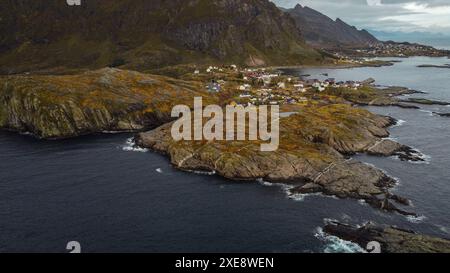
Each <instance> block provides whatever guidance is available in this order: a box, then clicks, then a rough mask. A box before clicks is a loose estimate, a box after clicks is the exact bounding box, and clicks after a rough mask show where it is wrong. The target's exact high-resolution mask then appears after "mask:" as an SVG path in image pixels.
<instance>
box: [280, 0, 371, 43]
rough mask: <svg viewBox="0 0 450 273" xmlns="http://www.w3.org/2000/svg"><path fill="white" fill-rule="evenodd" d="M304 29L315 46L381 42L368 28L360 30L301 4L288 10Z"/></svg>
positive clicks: (304, 33) (307, 37) (306, 35)
mask: <svg viewBox="0 0 450 273" xmlns="http://www.w3.org/2000/svg"><path fill="white" fill-rule="evenodd" d="M286 12H287V13H288V14H290V15H291V16H292V17H293V18H294V19H295V21H296V23H297V26H298V27H299V28H300V29H301V30H302V32H303V35H304V37H305V39H306V41H307V42H308V43H309V44H311V45H314V46H320V47H332V46H360V45H368V44H373V43H377V42H379V41H378V40H377V38H375V37H374V36H373V35H372V34H370V33H369V32H368V31H366V30H358V29H357V28H356V27H354V26H350V25H348V24H347V23H345V22H344V21H342V20H341V19H339V18H338V19H336V21H334V20H332V19H331V18H329V17H328V16H326V15H324V14H322V13H320V12H318V11H316V10H314V9H311V8H309V7H303V6H301V5H300V4H298V5H296V6H295V7H294V8H292V9H288V10H286Z"/></svg>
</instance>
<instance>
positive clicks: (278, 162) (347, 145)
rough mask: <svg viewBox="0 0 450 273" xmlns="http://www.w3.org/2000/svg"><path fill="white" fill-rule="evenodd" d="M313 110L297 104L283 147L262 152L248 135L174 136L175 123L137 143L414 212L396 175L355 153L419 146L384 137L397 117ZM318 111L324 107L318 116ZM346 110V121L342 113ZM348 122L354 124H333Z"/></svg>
mask: <svg viewBox="0 0 450 273" xmlns="http://www.w3.org/2000/svg"><path fill="white" fill-rule="evenodd" d="M308 111H310V112H306V111H305V110H304V109H298V114H296V115H291V116H289V117H287V118H282V119H281V120H280V130H281V132H280V134H281V136H280V148H279V149H278V150H277V151H276V152H271V153H264V152H261V151H260V150H259V145H258V143H252V142H248V141H247V142H223V141H209V142H196V141H180V142H174V141H173V139H172V137H171V132H170V130H171V125H172V124H171V123H169V124H165V125H163V126H161V127H158V128H156V129H154V130H152V131H149V132H144V133H139V134H138V135H137V137H136V143H137V144H138V145H139V146H140V147H143V148H147V149H150V150H152V151H156V152H159V153H162V154H165V155H167V156H169V158H170V160H171V162H172V164H173V165H174V166H175V167H176V168H178V169H181V170H185V171H208V172H214V173H216V174H217V175H220V176H223V177H225V178H229V179H233V180H241V181H256V180H258V179H263V180H265V181H270V182H275V183H285V184H289V185H291V186H292V188H291V189H290V194H306V193H322V194H325V195H334V196H337V197H339V198H354V199H359V200H360V199H363V200H365V201H366V202H367V203H368V204H370V205H371V206H373V207H376V208H378V209H381V210H385V211H394V212H398V213H400V214H403V215H414V213H411V212H407V211H404V210H401V209H399V208H397V206H396V205H395V203H399V204H401V205H408V204H409V201H408V200H406V199H405V198H402V197H400V196H396V195H394V194H391V193H390V192H389V189H390V188H392V187H393V186H395V184H396V181H395V180H394V179H392V178H390V177H389V176H387V175H386V174H385V173H384V172H382V171H381V170H378V169H376V168H374V167H372V166H370V165H367V164H364V163H362V162H357V161H355V160H353V159H351V158H349V157H348V156H349V155H352V154H355V153H368V154H374V155H378V156H392V155H399V154H400V153H404V152H405V151H412V149H411V148H409V147H406V146H404V145H401V144H398V143H396V142H394V141H392V140H388V139H383V138H385V137H387V136H389V133H388V131H387V130H386V128H387V127H388V126H390V125H392V124H394V122H395V121H394V120H392V119H391V118H388V117H382V116H378V115H374V114H371V113H370V112H368V111H366V110H362V109H355V108H352V107H350V106H347V105H329V106H323V107H320V108H315V109H310V110H308ZM319 112H322V113H321V115H319V116H317V113H319ZM313 113H314V114H313ZM342 115H345V118H344V119H346V121H345V120H341V118H340V117H341V116H342ZM349 119H350V120H349ZM342 122H346V124H348V125H338V126H335V125H334V124H336V123H341V124H342ZM306 128H308V129H306ZM354 135H359V137H354ZM403 155H404V156H403V157H402V158H403V159H404V160H420V159H419V158H417V157H416V156H409V155H408V153H404V154H403Z"/></svg>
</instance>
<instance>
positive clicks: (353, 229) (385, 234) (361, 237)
mask: <svg viewBox="0 0 450 273" xmlns="http://www.w3.org/2000/svg"><path fill="white" fill-rule="evenodd" d="M323 230H324V232H325V233H328V234H330V235H333V236H336V237H339V238H341V239H344V240H346V241H351V242H354V243H356V244H358V245H360V246H361V247H362V248H365V247H366V246H367V245H368V244H369V243H370V242H378V243H379V244H380V245H381V252H382V253H450V240H449V239H443V238H437V237H433V236H427V235H420V234H417V233H415V232H414V231H411V230H405V229H401V228H398V227H392V226H382V225H376V224H374V223H367V224H365V225H363V226H351V225H347V224H342V223H339V222H334V221H331V222H328V223H327V224H326V226H325V227H324V229H323Z"/></svg>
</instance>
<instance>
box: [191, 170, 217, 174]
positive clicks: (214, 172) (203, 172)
mask: <svg viewBox="0 0 450 273" xmlns="http://www.w3.org/2000/svg"><path fill="white" fill-rule="evenodd" d="M187 172H190V173H195V174H200V175H215V174H216V171H211V172H208V171H196V170H187Z"/></svg>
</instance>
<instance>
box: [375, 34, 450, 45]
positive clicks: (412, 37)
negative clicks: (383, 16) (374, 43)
mask: <svg viewBox="0 0 450 273" xmlns="http://www.w3.org/2000/svg"><path fill="white" fill-rule="evenodd" d="M370 32H371V33H373V34H374V35H375V36H376V37H377V38H378V39H380V40H382V41H389V40H391V41H395V42H410V43H420V44H426V45H432V46H434V47H436V48H443V49H450V35H448V34H446V33H430V32H418V31H415V32H400V31H394V32H386V31H376V30H371V31H370Z"/></svg>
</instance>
